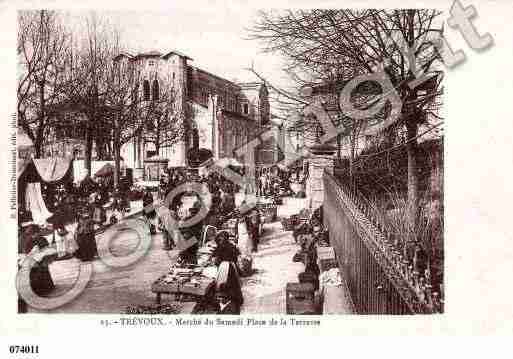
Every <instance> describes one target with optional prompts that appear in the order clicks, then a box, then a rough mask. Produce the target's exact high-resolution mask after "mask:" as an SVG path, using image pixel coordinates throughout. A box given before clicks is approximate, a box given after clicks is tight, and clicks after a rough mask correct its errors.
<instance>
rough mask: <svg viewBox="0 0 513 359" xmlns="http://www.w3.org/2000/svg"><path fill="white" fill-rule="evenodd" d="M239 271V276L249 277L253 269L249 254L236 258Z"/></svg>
mask: <svg viewBox="0 0 513 359" xmlns="http://www.w3.org/2000/svg"><path fill="white" fill-rule="evenodd" d="M237 264H238V266H239V273H240V276H241V277H249V276H250V275H251V274H252V271H253V258H252V257H251V256H245V255H241V256H239V257H238V258H237Z"/></svg>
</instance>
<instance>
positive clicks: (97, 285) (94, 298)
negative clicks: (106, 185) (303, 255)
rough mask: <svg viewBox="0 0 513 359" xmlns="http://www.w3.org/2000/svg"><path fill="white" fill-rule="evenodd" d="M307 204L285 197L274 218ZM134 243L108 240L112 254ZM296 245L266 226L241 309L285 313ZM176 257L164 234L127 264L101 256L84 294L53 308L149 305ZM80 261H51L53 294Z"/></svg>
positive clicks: (70, 279)
mask: <svg viewBox="0 0 513 359" xmlns="http://www.w3.org/2000/svg"><path fill="white" fill-rule="evenodd" d="M305 204H306V200H300V199H285V202H284V205H283V206H280V207H279V209H278V216H290V215H291V214H293V213H297V212H298V211H299V209H300V208H302V207H301V206H304V205H305ZM136 247H137V239H136V236H135V235H133V234H130V233H126V234H125V235H122V236H120V237H118V238H117V239H116V240H114V241H113V242H112V243H111V248H113V252H114V254H115V255H123V254H127V253H130V252H132V251H133V249H134V248H136ZM297 249H298V246H297V245H296V244H295V243H294V240H293V238H292V233H291V232H285V231H283V229H282V226H281V223H279V222H274V223H270V224H266V225H265V227H264V233H263V238H262V239H261V245H260V248H259V252H258V253H256V254H255V257H254V265H253V267H254V269H255V273H254V274H253V275H252V276H251V277H249V278H244V279H243V292H244V298H245V303H244V306H243V308H242V311H243V313H246V314H249V313H269V314H270V313H285V285H286V283H287V282H296V281H297V275H298V274H299V273H300V272H301V271H302V270H303V264H301V263H293V262H292V256H293V255H294V253H295V252H296V251H297ZM176 255H177V252H176V251H171V252H167V251H164V250H163V249H162V237H161V235H156V236H154V237H153V238H152V246H151V248H150V250H149V251H148V253H147V254H146V255H144V256H142V258H141V260H139V261H138V262H136V263H135V264H133V265H131V266H128V267H123V268H112V267H109V266H107V265H105V264H104V263H103V262H101V261H100V260H96V261H93V262H92V263H93V268H94V270H93V278H92V280H91V281H90V282H89V284H88V286H87V287H86V289H85V290H84V292H83V293H82V294H81V295H80V296H79V297H78V298H76V299H75V300H74V301H72V302H70V303H68V304H66V305H64V306H63V307H60V308H58V309H54V310H52V312H57V313H123V312H124V310H125V308H126V307H127V306H136V305H149V304H153V303H154V301H155V296H154V295H153V294H152V293H151V291H150V286H151V283H152V281H154V280H155V279H156V278H158V277H159V276H160V275H162V274H163V273H165V272H166V271H167V270H168V268H169V267H170V265H171V263H173V262H174V260H175V257H176ZM79 264H80V262H79V261H78V260H77V259H70V260H63V261H58V262H54V263H52V264H51V266H50V271H51V273H52V277H53V279H54V282H55V283H56V286H57V288H56V291H55V292H56V294H58V293H59V292H63V291H66V290H67V289H68V288H70V287H71V286H72V284H73V283H74V281H75V279H76V276H77V270H78V266H79ZM163 300H164V301H165V297H163ZM30 311H37V310H34V309H30Z"/></svg>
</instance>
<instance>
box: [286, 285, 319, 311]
mask: <svg viewBox="0 0 513 359" xmlns="http://www.w3.org/2000/svg"><path fill="white" fill-rule="evenodd" d="M314 292H315V289H314V286H313V285H312V284H311V283H287V286H286V288H285V293H286V311H287V314H299V315H305V314H317V310H316V307H315V295H314Z"/></svg>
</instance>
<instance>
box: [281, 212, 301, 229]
mask: <svg viewBox="0 0 513 359" xmlns="http://www.w3.org/2000/svg"><path fill="white" fill-rule="evenodd" d="M298 220H299V217H298V215H297V214H294V215H292V216H290V217H289V218H282V219H281V225H282V226H283V230H284V231H293V230H294V226H295V225H296V224H297V222H298Z"/></svg>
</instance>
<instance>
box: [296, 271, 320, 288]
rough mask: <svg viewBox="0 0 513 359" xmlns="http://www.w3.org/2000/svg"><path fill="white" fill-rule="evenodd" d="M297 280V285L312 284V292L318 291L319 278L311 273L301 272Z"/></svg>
mask: <svg viewBox="0 0 513 359" xmlns="http://www.w3.org/2000/svg"><path fill="white" fill-rule="evenodd" d="M297 279H298V280H299V283H312V285H313V286H314V290H318V289H319V277H318V276H317V275H316V274H315V273H312V272H301V273H299V274H298V276H297Z"/></svg>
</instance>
